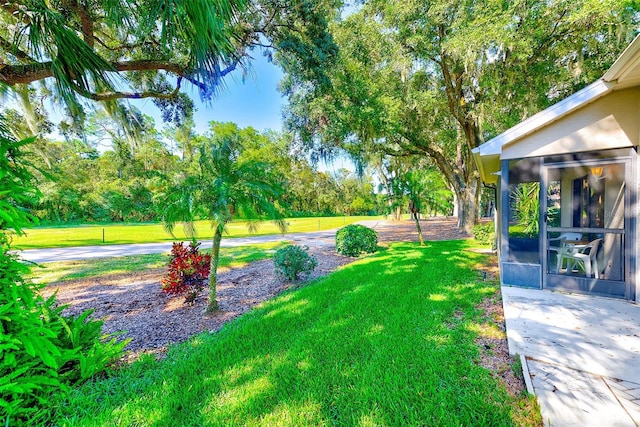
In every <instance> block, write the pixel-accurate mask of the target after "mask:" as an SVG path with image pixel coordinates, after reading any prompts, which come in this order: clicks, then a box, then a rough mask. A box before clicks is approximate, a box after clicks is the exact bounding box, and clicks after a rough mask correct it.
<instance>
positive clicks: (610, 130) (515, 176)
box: [474, 39, 640, 301]
mask: <svg viewBox="0 0 640 427" xmlns="http://www.w3.org/2000/svg"><path fill="white" fill-rule="evenodd" d="M639 142H640V41H639V39H636V40H634V42H632V43H631V45H630V46H629V47H628V48H627V49H626V50H625V52H624V53H623V54H622V55H621V56H620V58H618V60H617V61H616V62H615V63H614V65H613V66H612V67H611V69H610V70H609V71H608V72H607V73H606V74H605V75H604V76H603V77H602V78H601V79H600V80H598V81H596V82H594V83H593V84H591V85H589V86H587V87H586V88H584V89H583V90H581V91H579V92H577V93H575V94H574V95H572V96H570V97H568V98H566V99H564V100H562V101H561V102H559V103H557V104H555V105H553V106H551V107H549V108H548V109H546V110H544V111H542V112H540V113H538V114H536V115H535V116H533V117H531V118H529V119H527V120H525V121H523V122H522V123H520V124H518V125H517V126H515V127H513V128H511V129H509V130H507V131H506V132H505V133H503V134H501V135H499V136H497V137H496V138H494V139H492V140H490V141H488V142H487V143H485V144H483V145H481V146H480V147H478V148H476V149H475V150H474V155H475V157H476V161H477V164H478V168H479V170H480V173H481V176H482V179H483V181H484V182H485V183H486V184H489V185H495V186H496V188H497V190H498V191H497V195H498V200H497V206H498V210H497V213H496V236H497V247H498V255H499V261H500V276H501V281H502V283H503V284H504V285H515V286H524V287H532V288H542V289H555V290H563V291H571V292H580V293H589V294H596V295H605V296H609V297H616V298H624V299H627V300H633V301H637V300H638V297H639V295H638V290H637V286H636V283H637V279H638V278H637V275H638V272H637V265H636V264H637V257H638V247H637V246H638V245H637V242H638V229H637V217H638V206H637V203H636V200H637V193H638V171H637V164H638V145H639Z"/></svg>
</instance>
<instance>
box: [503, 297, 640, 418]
mask: <svg viewBox="0 0 640 427" xmlns="http://www.w3.org/2000/svg"><path fill="white" fill-rule="evenodd" d="M502 298H503V304H504V313H505V320H506V327H507V337H508V340H509V352H510V353H511V354H518V355H521V356H524V361H525V363H523V370H525V379H530V381H529V382H528V387H529V388H530V391H532V392H533V393H534V394H536V396H537V397H538V401H539V403H540V406H541V410H542V416H543V419H544V421H545V424H546V425H550V426H559V427H560V426H562V427H564V426H581V427H582V426H598V427H600V426H640V369H639V368H640V307H639V306H637V305H636V304H633V303H630V302H627V301H622V300H614V299H609V298H604V297H593V296H585V295H575V294H562V293H557V292H551V291H543V290H537V289H522V288H514V287H503V288H502ZM527 370H528V375H527V374H526V372H527ZM527 377H528V378H527Z"/></svg>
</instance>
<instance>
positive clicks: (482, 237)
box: [471, 222, 496, 247]
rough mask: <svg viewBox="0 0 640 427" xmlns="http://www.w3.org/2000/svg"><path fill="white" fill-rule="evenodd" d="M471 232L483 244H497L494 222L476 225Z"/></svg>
mask: <svg viewBox="0 0 640 427" xmlns="http://www.w3.org/2000/svg"><path fill="white" fill-rule="evenodd" d="M471 232H472V234H473V238H474V239H476V240H477V241H478V243H480V244H481V245H491V247H493V246H495V242H496V233H495V229H494V226H493V222H487V223H484V224H478V225H474V226H473V229H472V230H471Z"/></svg>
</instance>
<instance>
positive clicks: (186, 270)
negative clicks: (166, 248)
mask: <svg viewBox="0 0 640 427" xmlns="http://www.w3.org/2000/svg"><path fill="white" fill-rule="evenodd" d="M199 247H200V243H197V242H191V243H189V246H187V247H185V246H184V244H183V243H182V242H177V243H174V244H173V248H172V249H171V255H170V257H171V260H170V261H169V270H168V272H167V276H166V277H165V278H164V279H162V292H165V293H168V294H174V295H184V296H185V300H184V301H185V303H190V304H193V302H194V300H195V299H196V297H197V296H198V293H200V291H201V290H202V289H203V288H204V286H205V284H206V283H207V281H208V280H209V270H210V268H211V255H206V254H201V253H200V250H199Z"/></svg>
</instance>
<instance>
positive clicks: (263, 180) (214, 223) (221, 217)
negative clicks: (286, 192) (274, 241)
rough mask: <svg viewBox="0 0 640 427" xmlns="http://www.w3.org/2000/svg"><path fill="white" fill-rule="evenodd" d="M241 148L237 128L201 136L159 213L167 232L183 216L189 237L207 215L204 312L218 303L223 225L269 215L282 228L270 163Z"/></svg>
mask: <svg viewBox="0 0 640 427" xmlns="http://www.w3.org/2000/svg"><path fill="white" fill-rule="evenodd" d="M214 130H215V128H214ZM243 152H244V147H243V144H242V140H241V137H240V135H239V134H238V133H237V132H221V133H220V134H214V136H213V138H210V139H209V140H206V141H205V142H204V144H203V145H202V146H201V147H200V150H199V158H198V168H196V171H195V173H194V174H192V175H189V176H187V177H186V178H185V179H183V180H182V182H180V183H179V184H178V185H177V186H176V187H175V188H174V190H173V191H172V192H171V194H170V195H169V196H168V198H167V204H166V208H165V212H164V215H163V221H164V224H165V227H166V228H167V230H168V231H169V232H172V231H173V227H174V225H175V223H176V222H182V223H183V224H184V226H185V231H186V233H187V235H189V236H190V237H194V238H195V229H194V227H193V222H194V221H195V220H196V219H198V218H207V219H208V220H210V221H211V228H212V229H213V231H214V234H213V248H212V250H211V270H210V273H209V292H210V294H209V305H208V307H207V313H212V312H215V311H216V310H217V309H218V302H217V299H216V286H217V269H218V259H219V257H220V242H221V240H222V234H223V232H224V230H225V227H226V225H227V224H228V223H229V222H231V220H232V219H234V218H235V217H238V218H242V219H245V220H247V221H248V224H249V231H255V229H256V228H257V225H258V222H259V221H261V220H264V219H271V220H273V221H274V222H275V223H276V224H277V225H278V226H279V227H280V229H281V230H282V231H283V232H284V230H285V222H284V219H283V216H282V214H281V212H280V209H279V207H278V205H277V203H276V200H278V199H279V198H280V196H281V193H282V190H281V187H280V185H279V184H278V179H277V178H276V174H275V173H274V168H273V166H272V165H271V164H270V163H268V162H259V161H255V160H252V159H250V158H247V156H244V157H243Z"/></svg>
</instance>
